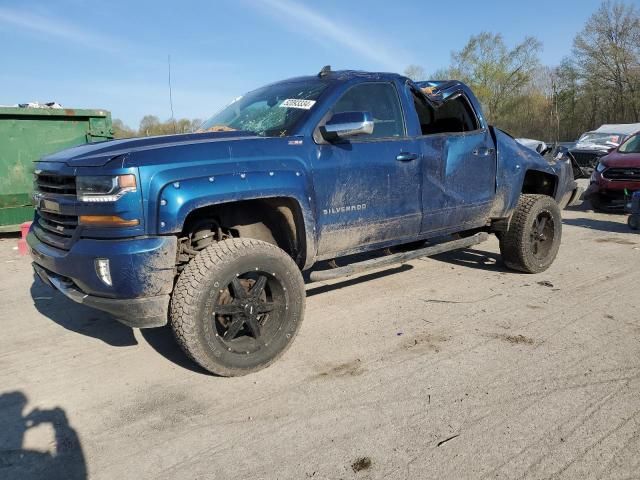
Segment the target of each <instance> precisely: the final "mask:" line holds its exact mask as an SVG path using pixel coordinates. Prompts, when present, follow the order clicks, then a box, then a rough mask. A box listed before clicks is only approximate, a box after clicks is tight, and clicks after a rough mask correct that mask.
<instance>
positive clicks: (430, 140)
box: [413, 89, 496, 232]
mask: <svg viewBox="0 0 640 480" xmlns="http://www.w3.org/2000/svg"><path fill="white" fill-rule="evenodd" d="M413 96H414V102H415V105H416V110H417V113H418V117H419V119H420V126H421V130H422V136H421V137H420V138H419V141H420V143H421V146H420V148H421V150H422V155H423V158H424V163H423V185H424V186H423V191H422V206H423V220H422V226H421V231H422V232H437V231H438V230H448V229H451V228H454V227H455V228H465V227H468V228H472V227H475V226H479V225H480V224H482V223H483V221H484V220H486V218H488V215H489V212H490V210H491V207H492V204H493V200H494V198H495V193H496V152H495V147H494V144H493V139H492V138H491V135H490V133H489V131H488V129H486V128H483V125H482V123H481V122H480V120H479V119H478V117H477V115H476V114H475V111H474V109H473V107H472V106H471V103H470V102H469V101H468V99H467V98H466V96H465V95H464V94H462V93H460V94H457V95H455V96H452V97H451V98H449V99H447V100H446V101H444V102H443V103H442V104H441V105H439V106H434V105H433V104H430V103H429V102H427V101H426V100H425V97H424V96H422V95H420V94H419V92H417V91H415V89H414V91H413Z"/></svg>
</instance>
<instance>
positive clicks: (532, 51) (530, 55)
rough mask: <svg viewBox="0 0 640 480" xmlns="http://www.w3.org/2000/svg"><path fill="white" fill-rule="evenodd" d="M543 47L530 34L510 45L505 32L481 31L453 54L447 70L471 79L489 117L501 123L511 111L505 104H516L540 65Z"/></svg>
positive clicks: (460, 77) (470, 81)
mask: <svg viewBox="0 0 640 480" xmlns="http://www.w3.org/2000/svg"><path fill="white" fill-rule="evenodd" d="M541 48H542V44H541V43H540V42H539V41H538V40H536V39H535V38H533V37H526V38H525V39H524V41H523V42H522V43H520V44H518V45H516V46H515V47H514V48H511V49H510V48H509V47H507V45H506V44H505V42H504V39H503V38H502V35H500V34H495V33H489V32H481V33H480V34H478V35H474V36H472V37H471V38H470V39H469V42H468V43H467V45H466V46H465V47H464V48H463V49H462V50H460V51H459V52H453V53H452V54H451V67H450V69H449V71H448V72H446V73H447V74H448V76H449V77H451V78H456V79H460V80H462V81H464V82H465V83H467V84H468V85H469V86H470V87H471V88H472V89H473V90H474V92H475V93H476V95H477V96H478V99H479V100H480V102H482V104H483V106H484V108H485V115H486V116H487V118H488V119H489V121H490V122H493V123H498V122H499V121H500V119H501V117H502V116H504V115H508V114H509V112H508V111H507V110H506V109H505V107H506V106H510V105H512V104H513V101H514V99H516V98H517V97H518V96H519V95H520V94H521V93H522V90H523V89H524V87H526V86H527V85H528V84H529V83H530V82H531V80H532V78H533V75H534V73H535V71H536V69H538V68H539V66H540V61H539V58H538V53H539V52H540V50H541Z"/></svg>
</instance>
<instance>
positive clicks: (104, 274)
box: [95, 258, 113, 287]
mask: <svg viewBox="0 0 640 480" xmlns="http://www.w3.org/2000/svg"><path fill="white" fill-rule="evenodd" d="M95 263H96V273H97V274H98V278H100V280H102V281H103V282H104V284H105V285H108V286H110V287H111V286H112V285H113V283H112V282H111V271H110V270H109V260H108V259H106V258H96V262H95Z"/></svg>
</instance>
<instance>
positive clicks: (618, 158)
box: [600, 152, 640, 168]
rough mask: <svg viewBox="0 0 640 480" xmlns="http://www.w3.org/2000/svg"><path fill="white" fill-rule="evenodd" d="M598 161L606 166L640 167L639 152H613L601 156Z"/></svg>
mask: <svg viewBox="0 0 640 480" xmlns="http://www.w3.org/2000/svg"><path fill="white" fill-rule="evenodd" d="M600 162H601V163H602V164H603V165H605V166H607V167H619V168H640V153H618V152H613V153H610V154H609V155H607V156H606V157H602V158H601V159H600Z"/></svg>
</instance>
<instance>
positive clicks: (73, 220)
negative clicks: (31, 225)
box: [38, 210, 78, 238]
mask: <svg viewBox="0 0 640 480" xmlns="http://www.w3.org/2000/svg"><path fill="white" fill-rule="evenodd" d="M38 214H39V215H40V218H39V219H38V223H39V225H40V226H41V227H42V228H44V229H45V230H48V231H49V232H52V233H55V234H56V235H60V236H63V237H69V238H71V237H72V236H73V233H74V232H75V231H76V228H77V227H78V217H76V216H73V215H60V214H58V213H50V212H44V211H42V210H41V211H40V212H38Z"/></svg>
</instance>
